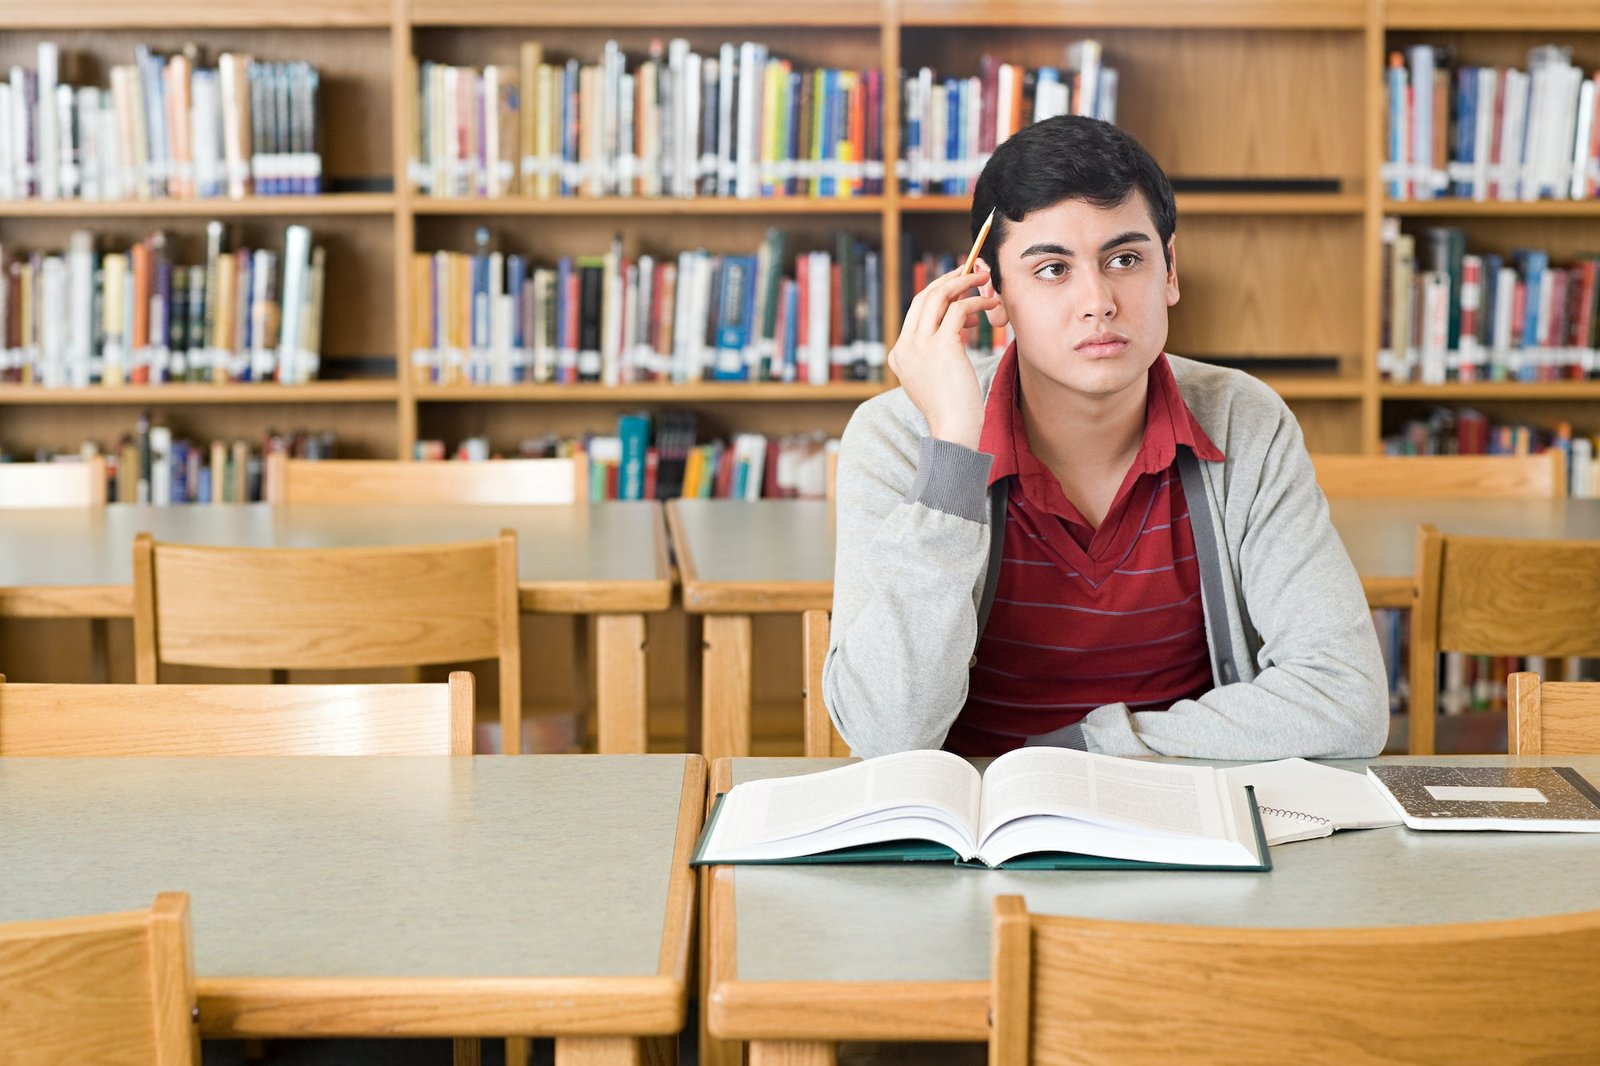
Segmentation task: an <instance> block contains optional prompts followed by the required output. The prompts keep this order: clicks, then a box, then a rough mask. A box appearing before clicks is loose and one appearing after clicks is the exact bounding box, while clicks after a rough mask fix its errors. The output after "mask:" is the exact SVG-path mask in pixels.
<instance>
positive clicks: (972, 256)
mask: <svg viewBox="0 0 1600 1066" xmlns="http://www.w3.org/2000/svg"><path fill="white" fill-rule="evenodd" d="M996 210H998V209H997V208H993V207H991V208H989V217H988V218H986V219H984V220H983V227H982V228H981V229H979V230H978V239H977V240H975V241H973V242H972V251H970V252H968V253H967V265H966V266H964V267H962V268H961V273H963V274H970V273H972V264H973V263H975V262H977V261H978V249H980V248H982V247H983V242H984V241H985V240H986V239H987V238H988V236H989V225H990V223H992V222H993V221H994V213H995V211H996Z"/></svg>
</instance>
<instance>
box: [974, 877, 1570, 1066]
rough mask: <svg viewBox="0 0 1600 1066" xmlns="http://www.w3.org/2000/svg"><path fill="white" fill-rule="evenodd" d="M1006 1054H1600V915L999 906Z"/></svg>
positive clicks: (1355, 1057) (1259, 1057)
mask: <svg viewBox="0 0 1600 1066" xmlns="http://www.w3.org/2000/svg"><path fill="white" fill-rule="evenodd" d="M994 916H995V919H994V939H993V951H994V971H993V987H994V991H993V1000H992V1002H993V1011H994V1014H993V1019H994V1021H993V1033H992V1036H991V1042H990V1045H989V1062H990V1066H1021V1064H1023V1063H1036V1064H1041V1066H1044V1064H1054V1063H1069V1062H1070V1063H1119V1064H1120V1063H1135V1062H1150V1063H1155V1062H1182V1063H1186V1064H1190V1063H1230V1064H1232V1063H1280V1062H1292V1063H1336V1064H1343V1063H1350V1062H1361V1063H1402V1062H1403V1063H1441V1064H1443V1063H1451V1064H1454V1063H1461V1062H1537V1061H1543V1062H1597V1061H1600V1012H1597V1011H1596V1010H1595V1009H1594V1003H1595V999H1596V997H1597V996H1600V967H1596V965H1595V961H1594V960H1595V959H1596V957H1600V911H1586V912H1582V913H1578V914H1562V915H1557V916H1554V917H1541V918H1515V919H1508V920H1504V921H1492V922H1473V923H1467V924H1457V925H1401V926H1386V927H1382V928H1369V929H1363V928H1342V929H1273V928H1261V929H1254V928H1252V929H1233V928H1226V927H1219V926H1185V925H1162V924H1145V923H1138V922H1116V921H1103V920H1098V919H1092V918H1066V917H1045V916H1041V915H1034V914H1029V913H1028V911H1027V909H1026V907H1025V905H1024V903H1023V900H1022V897H1021V896H999V897H997V898H996V899H995V905H994Z"/></svg>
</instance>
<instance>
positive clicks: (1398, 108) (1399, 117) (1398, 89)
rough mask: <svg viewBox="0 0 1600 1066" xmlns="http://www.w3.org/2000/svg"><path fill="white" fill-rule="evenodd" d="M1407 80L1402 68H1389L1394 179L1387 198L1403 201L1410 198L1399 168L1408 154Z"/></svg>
mask: <svg viewBox="0 0 1600 1066" xmlns="http://www.w3.org/2000/svg"><path fill="white" fill-rule="evenodd" d="M1407 84H1408V78H1407V75H1406V68H1405V67H1404V66H1390V67H1389V163H1390V165H1391V166H1392V167H1393V168H1394V177H1393V178H1392V179H1391V180H1390V182H1389V198H1390V199H1391V200H1404V199H1406V198H1408V197H1409V196H1410V193H1411V186H1410V183H1409V182H1407V181H1406V178H1405V174H1404V172H1403V171H1402V170H1401V168H1402V167H1403V166H1404V165H1405V162H1406V159H1407V157H1408V155H1409V153H1408V152H1407V151H1406V147H1407V141H1406V136H1405V133H1406V86H1407Z"/></svg>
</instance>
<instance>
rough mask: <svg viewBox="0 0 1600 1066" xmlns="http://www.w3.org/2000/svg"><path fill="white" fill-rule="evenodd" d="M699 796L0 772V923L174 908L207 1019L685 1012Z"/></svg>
mask: <svg viewBox="0 0 1600 1066" xmlns="http://www.w3.org/2000/svg"><path fill="white" fill-rule="evenodd" d="M703 791H704V762H703V760H701V759H700V757H699V756H695V755H643V756H583V755H568V756H519V757H479V758H449V757H421V758H370V757H368V758H340V757H336V756H332V757H321V758H316V757H305V758H300V757H284V758H269V759H251V758H239V759H235V758H229V759H221V758H216V759H210V758H172V759H145V758H132V757H130V758H118V759H55V758H52V759H21V758H16V759H3V760H0V921H13V920H19V921H20V920H28V919H39V918H52V917H62V916H68V915H75V914H92V913H96V912H103V911H117V910H128V909H136V908H142V907H148V906H149V905H150V903H151V901H152V900H153V899H154V898H155V896H156V894H157V893H158V892H162V891H169V890H176V891H184V892H187V893H189V895H190V900H191V911H192V916H193V924H194V937H195V963H196V972H197V975H198V980H199V989H200V997H201V1003H202V1018H203V1020H204V1019H205V1017H206V1015H207V1014H208V1013H210V1012H209V1010H208V1004H207V999H208V987H220V986H219V985H218V984H217V983H218V982H221V985H225V986H226V987H227V988H229V989H230V990H232V991H233V992H234V993H239V992H240V990H244V992H243V994H245V995H248V991H249V988H250V987H251V986H252V984H253V983H256V982H262V981H265V982H266V984H264V985H263V986H262V987H268V986H270V985H271V984H272V983H273V980H272V979H287V978H296V979H317V980H320V981H322V983H323V988H324V990H325V991H326V990H327V989H329V988H331V987H332V986H335V985H337V984H338V983H339V982H340V981H350V982H353V984H352V987H356V986H360V985H362V984H364V983H370V982H371V980H373V979H378V980H380V981H381V980H382V979H387V978H399V979H404V980H405V981H407V982H412V983H413V987H414V988H416V989H430V988H433V989H448V986H449V985H450V984H451V983H452V982H454V981H457V980H459V979H477V978H507V979H554V980H558V981H559V980H567V979H572V978H598V979H610V978H619V979H630V978H645V979H649V980H650V981H652V982H657V983H658V984H660V983H662V982H665V984H662V987H663V988H665V987H666V985H672V986H675V987H676V991H677V993H678V994H679V995H680V996H681V994H682V990H683V987H684V980H685V972H684V969H683V967H684V966H685V965H686V963H685V962H684V957H685V956H686V953H687V946H688V929H689V917H690V915H689V911H690V907H691V900H692V892H691V891H690V884H689V871H688V867H687V865H686V860H687V856H688V848H689V846H690V844H692V842H693V837H694V835H695V833H696V832H697V831H698V829H699V821H700V813H701V806H702V799H703ZM680 813H681V814H682V817H681V818H680ZM535 983H537V980H536V981H535ZM600 983H601V984H603V980H602V981H601V982H600ZM647 983H648V982H647ZM635 984H636V985H638V984H639V983H638V982H636V983H635ZM596 987H597V986H596ZM547 991H548V989H547ZM667 991H668V992H670V991H671V989H667ZM618 1013H619V1015H620V1014H621V1013H622V1012H620V1011H619V1012H618ZM203 1023H204V1022H203ZM530 1024H536V1019H532V1018H530ZM618 1024H619V1025H625V1024H626V1023H625V1021H622V1020H621V1019H620V1018H619V1021H618ZM296 1031H304V1030H296ZM622 1031H624V1032H625V1031H626V1030H625V1029H623V1030H622ZM495 1032H497V1030H494V1029H490V1030H489V1031H488V1032H485V1033H484V1034H482V1035H493V1034H494V1033H495ZM412 1033H413V1035H415V1033H416V1031H415V1030H412ZM451 1034H453V1035H469V1034H467V1033H462V1032H456V1031H454V1030H452V1029H450V1028H449V1027H448V1025H445V1027H444V1028H443V1029H442V1031H441V1035H451Z"/></svg>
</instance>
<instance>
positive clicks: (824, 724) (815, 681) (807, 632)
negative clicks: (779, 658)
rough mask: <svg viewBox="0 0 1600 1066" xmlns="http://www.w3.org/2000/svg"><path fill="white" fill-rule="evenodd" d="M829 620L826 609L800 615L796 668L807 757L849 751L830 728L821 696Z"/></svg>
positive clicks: (832, 754)
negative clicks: (800, 683) (801, 680)
mask: <svg viewBox="0 0 1600 1066" xmlns="http://www.w3.org/2000/svg"><path fill="white" fill-rule="evenodd" d="M830 623H831V615H830V614H829V612H827V611H820V610H814V611H805V612H803V613H802V614H801V615H800V643H801V651H800V667H801V671H802V673H803V676H804V685H805V688H804V691H803V693H802V700H803V701H804V702H803V709H804V712H805V730H804V744H805V753H806V755H807V756H819V755H820V756H824V757H826V756H835V755H849V754H850V745H848V744H846V743H845V742H844V738H843V737H841V736H840V735H839V731H838V730H837V729H835V728H834V727H833V719H831V718H829V717H828V706H827V704H826V703H824V702H823V699H822V664H823V661H824V660H826V659H827V657H828V631H829V626H830Z"/></svg>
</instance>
